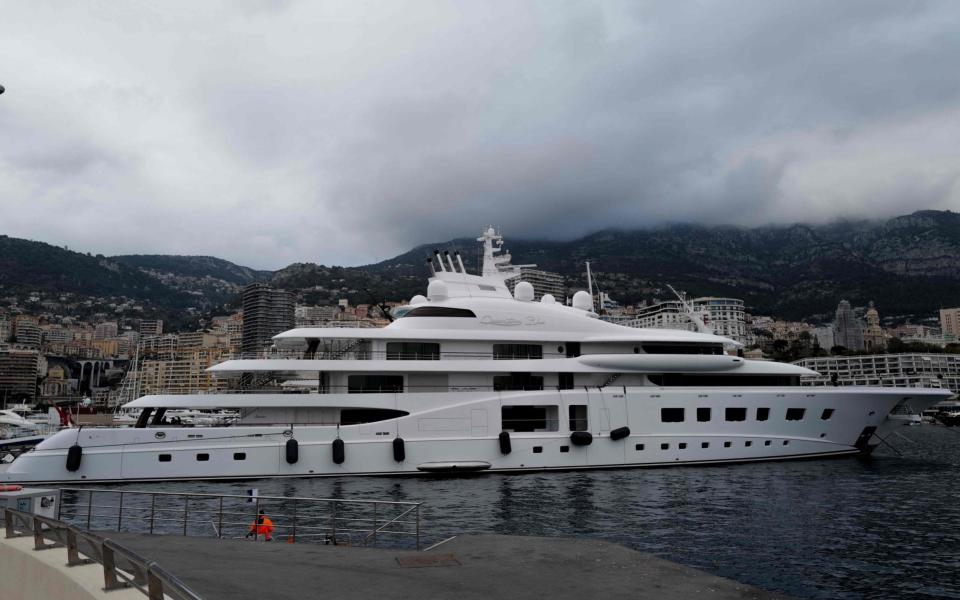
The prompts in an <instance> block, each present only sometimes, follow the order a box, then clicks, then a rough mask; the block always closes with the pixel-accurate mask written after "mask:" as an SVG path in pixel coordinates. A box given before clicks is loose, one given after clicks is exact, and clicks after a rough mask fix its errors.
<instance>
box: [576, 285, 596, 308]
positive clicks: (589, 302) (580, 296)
mask: <svg viewBox="0 0 960 600" xmlns="http://www.w3.org/2000/svg"><path fill="white" fill-rule="evenodd" d="M573 307H574V308H579V309H580V310H589V311H593V298H591V297H590V294H588V293H587V292H585V291H583V290H580V291H579V292H577V293H576V294H574V295H573Z"/></svg>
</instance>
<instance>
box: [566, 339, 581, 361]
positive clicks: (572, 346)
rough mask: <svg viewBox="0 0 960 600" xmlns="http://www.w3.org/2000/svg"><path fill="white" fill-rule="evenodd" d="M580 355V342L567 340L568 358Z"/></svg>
mask: <svg viewBox="0 0 960 600" xmlns="http://www.w3.org/2000/svg"><path fill="white" fill-rule="evenodd" d="M577 356H580V342H567V358H576V357H577Z"/></svg>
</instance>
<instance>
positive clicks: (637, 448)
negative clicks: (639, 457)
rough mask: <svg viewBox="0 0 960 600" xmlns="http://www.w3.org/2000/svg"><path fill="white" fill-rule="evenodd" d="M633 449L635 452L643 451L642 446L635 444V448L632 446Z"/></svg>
mask: <svg viewBox="0 0 960 600" xmlns="http://www.w3.org/2000/svg"><path fill="white" fill-rule="evenodd" d="M634 449H635V450H636V451H637V452H642V451H643V444H637V445H636V446H634Z"/></svg>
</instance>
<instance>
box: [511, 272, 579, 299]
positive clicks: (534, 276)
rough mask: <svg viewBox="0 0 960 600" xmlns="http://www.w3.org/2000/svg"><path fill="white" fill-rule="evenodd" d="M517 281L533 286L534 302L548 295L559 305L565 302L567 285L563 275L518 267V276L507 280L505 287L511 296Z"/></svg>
mask: <svg viewBox="0 0 960 600" xmlns="http://www.w3.org/2000/svg"><path fill="white" fill-rule="evenodd" d="M519 281H526V282H527V283H529V284H530V285H532V286H533V299H534V300H540V299H541V298H543V295H544V294H550V295H552V296H553V297H554V298H556V299H557V301H558V302H560V303H563V302H565V301H566V298H567V284H566V281H565V280H564V278H563V275H561V274H559V273H551V272H550V271H541V270H539V269H534V268H531V267H520V275H519V276H518V277H514V278H513V279H509V280H507V287H508V288H510V293H511V294H512V293H513V289H514V287H516V285H517V282H519Z"/></svg>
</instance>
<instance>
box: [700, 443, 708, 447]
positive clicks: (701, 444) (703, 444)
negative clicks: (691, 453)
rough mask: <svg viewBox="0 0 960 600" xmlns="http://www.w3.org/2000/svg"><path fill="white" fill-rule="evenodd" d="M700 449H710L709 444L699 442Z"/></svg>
mask: <svg viewBox="0 0 960 600" xmlns="http://www.w3.org/2000/svg"><path fill="white" fill-rule="evenodd" d="M700 447H701V448H709V447H710V442H700Z"/></svg>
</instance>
